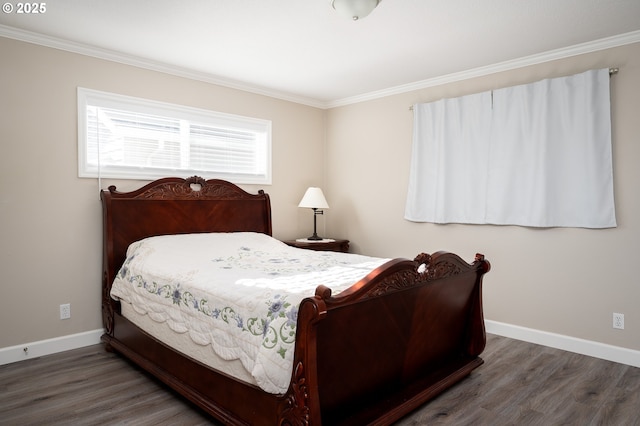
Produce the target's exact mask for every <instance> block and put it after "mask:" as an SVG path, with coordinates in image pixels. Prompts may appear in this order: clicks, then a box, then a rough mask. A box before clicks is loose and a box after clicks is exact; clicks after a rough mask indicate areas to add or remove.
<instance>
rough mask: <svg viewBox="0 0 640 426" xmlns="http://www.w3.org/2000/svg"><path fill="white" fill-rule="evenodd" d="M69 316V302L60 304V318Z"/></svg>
mask: <svg viewBox="0 0 640 426" xmlns="http://www.w3.org/2000/svg"><path fill="white" fill-rule="evenodd" d="M69 318H71V304H70V303H65V304H64V305H60V319H61V320H64V319H69Z"/></svg>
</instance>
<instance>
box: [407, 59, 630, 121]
mask: <svg viewBox="0 0 640 426" xmlns="http://www.w3.org/2000/svg"><path fill="white" fill-rule="evenodd" d="M618 71H620V69H619V68H609V77H611V76H612V75H614V74H618ZM409 111H413V105H411V106H410V107H409Z"/></svg>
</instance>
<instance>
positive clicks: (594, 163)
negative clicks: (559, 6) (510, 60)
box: [405, 69, 616, 228]
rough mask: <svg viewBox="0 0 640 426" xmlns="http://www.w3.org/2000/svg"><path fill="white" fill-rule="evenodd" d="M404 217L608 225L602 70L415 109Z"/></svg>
mask: <svg viewBox="0 0 640 426" xmlns="http://www.w3.org/2000/svg"><path fill="white" fill-rule="evenodd" d="M405 218H406V219H408V220H411V221H418V222H434V223H472V224H480V223H487V224H498V225H521V226H533V227H558V226H562V227H584V228H609V227H615V226H616V220H615V209H614V199H613V170H612V156H611V119H610V101H609V71H608V69H603V70H594V71H587V72H585V73H581V74H577V75H574V76H570V77H563V78H555V79H548V80H543V81H539V82H536V83H532V84H527V85H521V86H515V87H510V88H505V89H500V90H495V91H493V92H486V93H480V94H477V95H470V96H464V97H461V98H455V99H444V100H440V101H437V102H432V103H428V104H418V105H414V140H413V151H412V158H411V171H410V179H409V189H408V196H407V204H406V210H405Z"/></svg>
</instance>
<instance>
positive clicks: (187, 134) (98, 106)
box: [78, 88, 271, 184]
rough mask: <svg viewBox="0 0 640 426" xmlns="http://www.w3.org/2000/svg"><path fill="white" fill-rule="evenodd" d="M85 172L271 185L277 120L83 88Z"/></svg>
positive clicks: (80, 137) (81, 132)
mask: <svg viewBox="0 0 640 426" xmlns="http://www.w3.org/2000/svg"><path fill="white" fill-rule="evenodd" d="M78 154H79V155H78V175H79V176H80V177H103V178H116V179H144V180H151V179H157V178H161V177H168V176H176V177H189V176H193V175H200V176H202V177H204V178H206V179H211V178H219V179H226V180H229V181H233V182H234V183H255V184H258V183H259V184H271V121H268V120H261V119H256V118H249V117H242V116H237V115H230V114H223V113H219V112H214V111H208V110H202V109H197V108H191V107H185V106H181V105H174V104H167V103H162V102H156V101H150V100H146V99H139V98H132V97H129V96H122V95H116V94H111V93H105V92H98V91H94V90H89V89H83V88H78Z"/></svg>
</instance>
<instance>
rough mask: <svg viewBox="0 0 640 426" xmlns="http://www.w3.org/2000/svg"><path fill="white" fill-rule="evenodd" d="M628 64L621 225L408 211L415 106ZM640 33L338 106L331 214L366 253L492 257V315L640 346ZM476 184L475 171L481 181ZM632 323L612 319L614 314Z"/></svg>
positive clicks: (330, 144)
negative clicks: (415, 215) (448, 218)
mask: <svg viewBox="0 0 640 426" xmlns="http://www.w3.org/2000/svg"><path fill="white" fill-rule="evenodd" d="M610 66H611V67H619V68H620V72H619V73H618V74H617V75H615V76H614V77H612V79H611V89H612V94H611V98H612V124H613V153H614V185H615V197H616V210H617V220H618V227H617V228H615V229H609V230H586V229H531V228H523V227H515V226H488V225H486V226H473V225H456V224H452V225H434V224H426V223H423V224H418V223H411V222H408V221H406V220H404V219H403V213H404V203H405V196H406V189H407V182H408V169H409V159H410V150H411V136H412V122H413V116H412V113H411V112H410V111H409V107H410V105H412V104H414V103H416V102H429V101H434V100H437V99H440V98H443V97H456V96H461V95H465V94H470V93H477V92H481V91H485V90H490V89H492V88H499V87H507V86H512V85H516V84H523V83H527V82H532V81H537V80H540V79H543V78H549V77H557V76H563V75H570V74H573V73H578V72H582V71H585V70H587V69H593V68H606V67H610ZM639 113H640V44H635V45H629V46H625V47H620V48H615V49H608V50H605V51H601V52H597V53H591V54H586V55H582V56H578V57H573V58H568V59H563V60H558V61H554V62H549V63H545V64H540V65H536V66H530V67H527V68H523V69H518V70H513V71H508V72H502V73H499V74H494V75H489V76H485V77H482V78H474V79H470V80H467V81H463V82H459V83H453V84H447V85H443V86H439V87H433V88H428V89H423V90H417V91H413V92H409V93H404V94H400V95H395V96H389V97H386V98H383V99H378V100H372V101H368V102H362V103H359V104H354V105H349V106H344V107H339V108H334V109H332V110H330V111H329V114H328V118H327V123H328V126H327V153H328V155H327V170H328V171H329V173H328V174H327V194H326V195H327V198H328V202H329V203H330V205H331V207H332V210H331V212H330V213H329V215H328V216H327V220H328V227H329V229H330V230H331V233H332V234H333V235H335V236H338V237H343V238H348V239H350V240H351V241H352V247H354V250H355V251H357V252H366V253H367V254H372V255H379V256H389V257H413V256H415V255H416V254H417V253H419V252H421V251H425V252H433V251H436V250H449V251H453V252H455V253H458V254H460V255H461V256H463V257H464V258H465V259H466V260H468V261H471V260H472V259H473V256H474V254H475V253H476V252H481V253H484V254H485V255H486V257H487V259H489V260H490V262H491V263H492V271H491V272H490V273H489V275H487V277H486V281H485V287H484V289H485V292H484V296H485V299H484V306H485V316H486V318H487V319H490V320H494V321H498V322H503V323H508V324H512V325H516V326H523V327H527V328H532V329H537V330H542V331H546V332H552V333H558V334H562V335H567V336H572V337H576V338H581V339H587V340H591V341H595V342H601V343H606V344H611V345H615V346H621V347H625V348H629V349H635V350H639V349H640V337H639V336H640V308H639V305H640V278H639V277H638V276H637V272H636V263H637V261H638V258H639V257H640V190H639V187H638V185H639V183H640V167H638V164H640V141H639V138H640V115H639ZM469 185H473V182H469ZM613 312H620V313H624V315H625V330H623V331H621V330H614V329H612V313H613Z"/></svg>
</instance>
